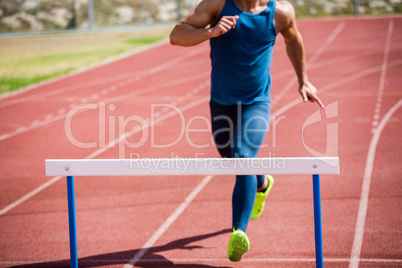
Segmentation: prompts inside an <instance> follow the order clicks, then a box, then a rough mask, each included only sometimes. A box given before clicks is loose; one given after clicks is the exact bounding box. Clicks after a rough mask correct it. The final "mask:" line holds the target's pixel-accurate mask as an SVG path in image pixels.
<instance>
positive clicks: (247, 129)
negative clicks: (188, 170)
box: [232, 103, 271, 232]
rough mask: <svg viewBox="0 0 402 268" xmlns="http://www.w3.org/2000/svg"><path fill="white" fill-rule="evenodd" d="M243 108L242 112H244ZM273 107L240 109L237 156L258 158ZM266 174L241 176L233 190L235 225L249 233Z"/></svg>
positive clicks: (252, 106)
mask: <svg viewBox="0 0 402 268" xmlns="http://www.w3.org/2000/svg"><path fill="white" fill-rule="evenodd" d="M240 109H241V110H240ZM270 111H271V106H270V104H269V103H255V104H251V105H242V106H239V110H238V117H237V118H238V121H237V124H236V128H235V136H234V141H233V145H234V146H233V154H232V155H233V156H234V157H240V158H248V157H256V156H257V154H258V151H259V149H260V148H261V145H262V143H263V141H264V138H265V135H266V133H267V130H268V126H269V116H270ZM264 180H265V178H264V176H263V175H258V176H256V175H238V176H236V184H235V187H234V190H233V197H232V208H233V226H234V228H235V229H240V230H242V231H244V232H245V231H246V229H247V225H248V223H249V220H250V216H251V213H252V211H253V207H254V201H255V196H256V192H257V188H259V187H261V186H262V185H263V183H264Z"/></svg>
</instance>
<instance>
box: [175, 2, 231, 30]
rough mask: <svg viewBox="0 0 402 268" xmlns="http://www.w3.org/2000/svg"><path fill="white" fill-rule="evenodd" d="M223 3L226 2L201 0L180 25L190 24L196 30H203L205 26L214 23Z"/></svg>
mask: <svg viewBox="0 0 402 268" xmlns="http://www.w3.org/2000/svg"><path fill="white" fill-rule="evenodd" d="M225 3H226V0H202V1H201V2H200V3H199V4H198V6H197V7H196V8H195V9H194V10H193V11H191V12H190V13H189V14H188V15H187V16H186V17H185V18H184V19H182V20H181V22H180V23H186V24H190V25H192V26H194V27H196V28H204V27H205V26H206V25H208V24H212V23H214V22H215V20H216V19H217V18H218V16H219V14H220V13H221V11H222V9H223V6H224V5H225ZM180 23H179V24H180Z"/></svg>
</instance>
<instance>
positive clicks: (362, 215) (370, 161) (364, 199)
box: [349, 99, 402, 268]
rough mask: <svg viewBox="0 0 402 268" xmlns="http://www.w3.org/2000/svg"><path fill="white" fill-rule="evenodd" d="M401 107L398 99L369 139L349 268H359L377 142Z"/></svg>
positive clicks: (401, 101) (401, 104) (400, 101)
mask: <svg viewBox="0 0 402 268" xmlns="http://www.w3.org/2000/svg"><path fill="white" fill-rule="evenodd" d="M401 106H402V99H400V100H399V101H398V102H397V103H396V104H395V105H394V106H392V108H391V109H390V110H389V111H388V112H387V113H386V114H385V116H384V117H383V118H382V120H381V122H380V124H379V125H378V127H377V129H375V131H374V136H373V137H372V139H371V142H370V147H369V151H368V154H367V160H366V167H365V169H364V177H363V185H362V191H361V194H360V203H359V212H358V214H357V220H356V229H355V235H354V238H353V246H352V253H351V257H350V259H351V261H350V263H349V268H357V267H359V262H360V254H361V249H362V244H363V235H364V224H365V222H366V214H367V206H368V198H369V192H370V183H371V175H372V173H373V168H374V159H375V153H376V150H377V145H378V141H379V139H380V136H381V133H382V131H383V129H384V127H385V125H386V124H387V122H388V120H389V119H390V118H391V116H392V115H393V114H394V113H395V112H396V110H398V109H399V108H400V107H401Z"/></svg>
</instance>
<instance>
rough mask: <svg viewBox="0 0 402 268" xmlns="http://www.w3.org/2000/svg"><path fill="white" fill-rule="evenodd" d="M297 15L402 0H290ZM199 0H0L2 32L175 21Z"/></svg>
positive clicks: (366, 10)
mask: <svg viewBox="0 0 402 268" xmlns="http://www.w3.org/2000/svg"><path fill="white" fill-rule="evenodd" d="M289 1H290V2H291V3H292V4H293V6H294V7H295V9H296V11H297V16H298V17H322V16H348V15H372V14H374V15H382V14H393V13H402V0H289ZM199 2H200V0H57V1H56V0H0V33H10V32H21V31H49V30H65V29H95V28H103V27H116V26H131V25H139V24H146V25H149V24H160V23H171V22H175V21H177V20H178V19H180V18H181V17H183V16H185V15H186V14H187V13H188V12H189V11H190V10H192V9H193V8H194V7H195V6H196V5H197V4H198V3H199Z"/></svg>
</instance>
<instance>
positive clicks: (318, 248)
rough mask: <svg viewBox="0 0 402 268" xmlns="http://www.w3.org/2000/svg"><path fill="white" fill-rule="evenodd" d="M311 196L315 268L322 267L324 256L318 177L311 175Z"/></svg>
mask: <svg viewBox="0 0 402 268" xmlns="http://www.w3.org/2000/svg"><path fill="white" fill-rule="evenodd" d="M313 196H314V229H315V261H316V267H317V268H323V267H324V256H323V249H322V248H323V247H322V224H321V193H320V175H318V174H315V175H313Z"/></svg>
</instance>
